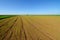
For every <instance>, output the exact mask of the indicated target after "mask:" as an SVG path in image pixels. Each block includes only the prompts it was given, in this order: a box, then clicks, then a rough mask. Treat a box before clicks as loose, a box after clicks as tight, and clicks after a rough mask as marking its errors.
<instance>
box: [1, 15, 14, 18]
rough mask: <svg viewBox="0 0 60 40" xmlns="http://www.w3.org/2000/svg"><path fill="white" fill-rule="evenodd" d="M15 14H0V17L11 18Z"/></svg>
mask: <svg viewBox="0 0 60 40" xmlns="http://www.w3.org/2000/svg"><path fill="white" fill-rule="evenodd" d="M12 16H15V15H0V19H4V18H9V17H12Z"/></svg>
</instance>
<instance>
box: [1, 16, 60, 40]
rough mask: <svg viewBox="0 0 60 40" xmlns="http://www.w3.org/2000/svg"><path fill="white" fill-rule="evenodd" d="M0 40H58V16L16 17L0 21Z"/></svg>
mask: <svg viewBox="0 0 60 40" xmlns="http://www.w3.org/2000/svg"><path fill="white" fill-rule="evenodd" d="M0 40H60V16H16V17H11V18H8V19H4V20H0Z"/></svg>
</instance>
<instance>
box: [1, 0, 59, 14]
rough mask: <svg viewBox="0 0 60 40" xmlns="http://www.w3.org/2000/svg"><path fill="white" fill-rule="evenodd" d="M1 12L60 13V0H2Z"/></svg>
mask: <svg viewBox="0 0 60 40" xmlns="http://www.w3.org/2000/svg"><path fill="white" fill-rule="evenodd" d="M0 14H60V0H0Z"/></svg>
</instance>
